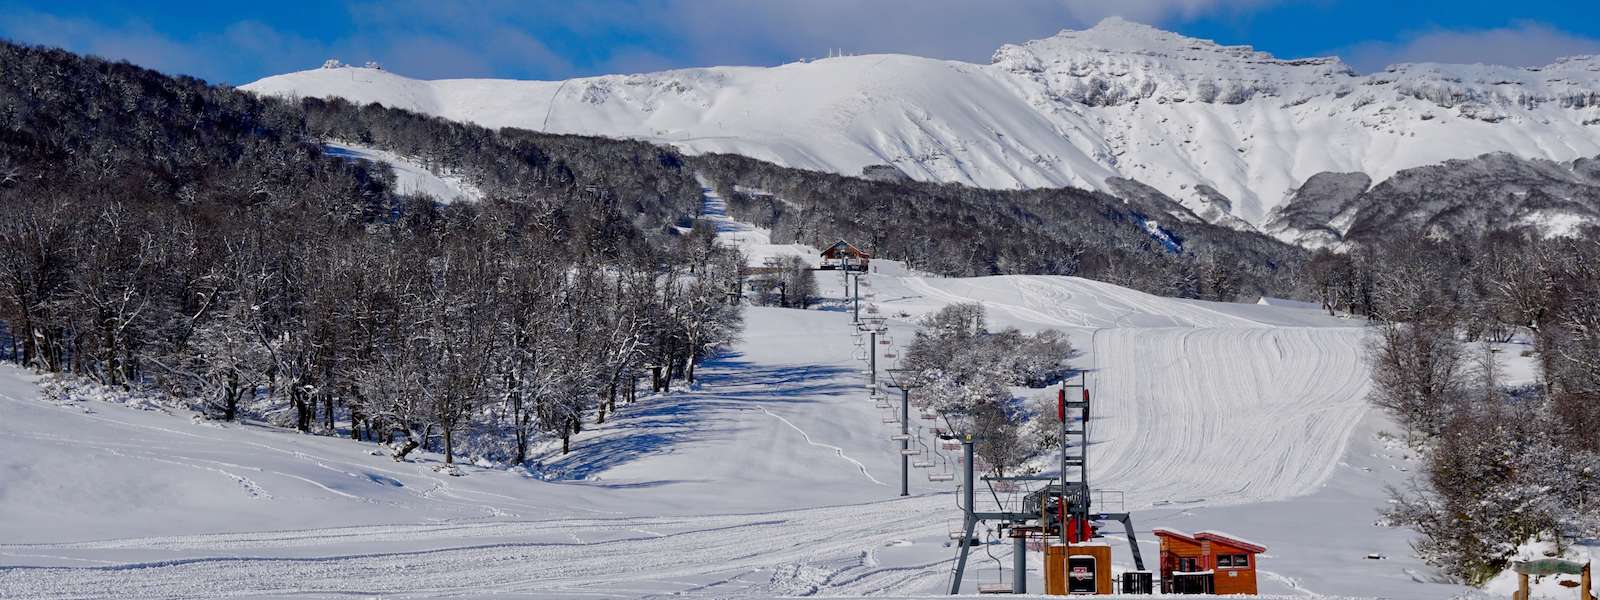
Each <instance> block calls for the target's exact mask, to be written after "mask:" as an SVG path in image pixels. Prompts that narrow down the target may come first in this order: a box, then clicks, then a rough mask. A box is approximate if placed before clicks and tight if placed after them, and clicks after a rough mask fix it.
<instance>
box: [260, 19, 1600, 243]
mask: <svg viewBox="0 0 1600 600" xmlns="http://www.w3.org/2000/svg"><path fill="white" fill-rule="evenodd" d="M245 89H248V90H253V91H256V92H260V93H265V94H276V95H285V96H318V97H321V96H340V97H344V98H348V99H350V100H353V101H358V102H380V103H383V104H385V105H388V106H394V107H398V108H405V109H410V110H415V111H419V112H424V113H429V114H435V115H439V116H443V117H447V118H451V119H457V120H463V121H471V122H476V123H479V124H482V125H486V126H490V127H504V126H515V127H521V128H527V129H533V130H541V131H551V132H560V133H583V134H594V135H603V136H613V137H633V138H641V139H647V140H653V141H658V142H666V143H672V144H675V145H677V146H679V147H681V148H684V149H685V150H687V151H690V152H731V153H738V154H744V155H748V156H752V157H755V158H760V159H764V160H770V161H773V162H776V163H779V164H783V165H787V166H793V167H802V168H811V169H822V170H830V171H835V172H840V173H846V174H859V173H861V172H862V169H863V168H865V167H869V166H872V165H882V164H889V165H894V166H895V167H898V168H899V169H900V170H901V171H903V172H904V173H906V174H907V175H909V176H911V177H914V178H917V179H923V180H933V181H947V182H959V183H966V184H972V185H977V186H983V187H991V188H1014V187H1043V186H1065V185H1071V186H1080V187H1093V188H1099V189H1104V190H1108V191H1109V190H1110V189H1111V188H1110V186H1109V185H1108V184H1107V181H1106V180H1107V179H1108V178H1111V177H1127V178H1132V179H1136V180H1138V181H1140V182H1144V183H1147V184H1149V185H1152V186H1154V187H1156V188H1157V189H1159V190H1161V191H1162V192H1164V193H1166V194H1167V195H1169V196H1171V197H1173V198H1174V199H1177V200H1179V201H1180V202H1183V203H1184V204H1185V205H1186V206H1188V207H1189V208H1191V209H1192V210H1194V211H1195V212H1197V213H1200V214H1213V215H1215V214H1218V212H1219V211H1218V208H1221V209H1222V210H1221V212H1223V213H1227V212H1231V213H1232V214H1233V215H1235V216H1237V217H1240V218H1242V219H1244V220H1246V221H1248V222H1250V223H1252V224H1256V225H1260V224H1261V223H1263V221H1264V219H1265V218H1266V215H1267V213H1268V211H1270V210H1271V209H1272V208H1274V207H1275V206H1277V205H1278V204H1280V203H1281V202H1283V200H1284V199H1285V198H1286V196H1287V195H1288V194H1289V193H1290V192H1291V191H1292V190H1294V189H1296V188H1297V187H1299V186H1300V185H1301V184H1302V183H1303V182H1304V181H1305V180H1306V179H1307V178H1309V177H1311V176H1312V175H1314V174H1316V173H1321V172H1325V171H1331V172H1360V173H1365V174H1367V175H1368V176H1369V177H1370V178H1372V179H1373V180H1374V181H1382V180H1384V179H1387V178H1388V177H1389V176H1390V175H1392V174H1393V173H1395V172H1396V171H1399V170H1401V169H1405V168H1408V167H1415V166H1419V165H1426V164H1433V163H1438V162H1442V161H1444V160H1448V159H1456V158H1469V157H1473V156H1477V155H1480V154H1484V153H1488V152H1496V151H1504V152H1510V153H1512V154H1514V155H1517V156H1521V157H1525V158H1547V159H1552V160H1559V161H1566V160H1571V159H1574V158H1577V157H1580V156H1594V155H1597V154H1600V57H1577V58H1571V59H1565V60H1562V61H1559V62H1557V63H1555V64H1552V65H1549V66H1546V67H1542V68H1529V69H1524V68H1513V67H1500V66H1486V65H1439V64H1404V65H1396V66H1393V67H1390V68H1389V69H1388V70H1386V71H1384V72H1381V73H1377V74H1373V75H1366V76H1363V75H1358V74H1356V73H1354V72H1353V71H1351V70H1350V69H1349V68H1348V67H1346V66H1345V65H1344V64H1343V63H1341V62H1340V61H1339V60H1338V59H1332V58H1327V59H1322V58H1319V59H1302V60H1280V59H1276V58H1273V57H1271V56H1268V55H1266V54H1263V53H1260V52H1256V51H1254V50H1252V49H1250V48H1248V47H1238V46H1222V45H1219V44H1216V43H1214V42H1210V41H1206V40H1198V39H1193V38H1187V37H1183V36H1180V35H1177V34H1173V33H1169V32H1164V31H1160V30H1157V29H1153V28H1150V27H1146V26H1143V25H1138V24H1134V23H1130V22H1127V21H1123V20H1120V19H1109V20H1107V21H1104V22H1102V23H1100V24H1099V25H1097V26H1095V27H1094V28H1091V29H1088V30H1084V31H1063V32H1061V33H1059V34H1057V35H1055V36H1053V37H1050V38H1047V39H1043V40H1036V41H1032V42H1028V43H1025V44H1019V45H1008V46H1005V47H1003V48H1001V49H999V51H998V52H996V53H995V56H994V61H993V63H992V64H988V65H976V64H968V63H961V62H951V61H941V60H930V59H925V58H918V57H913V56H902V55H869V56H852V57H842V58H829V59H825V60H816V61H812V62H805V63H792V64H786V65H781V66H778V67H772V68H742V67H741V68H735V67H713V68H703V69H685V70H678V71H667V72H661V73H651V74H642V75H610V76H603V77H590V78H582V79H573V80H569V81H548V82H543V81H507V80H439V81H418V80H413V79H408V78H405V77H402V76H399V75H396V74H393V73H388V72H385V71H381V70H375V69H363V68H336V69H319V70H311V71H302V72H298V73H289V74H285V75H279V76H274V77H268V78H266V79H262V80H260V81H257V82H254V83H251V84H249V85H247V86H245ZM1200 186H1205V188H1201V187H1200ZM1223 200H1225V202H1223ZM1224 204H1226V205H1227V206H1223V205H1224Z"/></svg>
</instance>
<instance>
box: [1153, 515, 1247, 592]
mask: <svg viewBox="0 0 1600 600" xmlns="http://www.w3.org/2000/svg"><path fill="white" fill-rule="evenodd" d="M1155 534H1156V537H1157V538H1158V539H1160V540H1161V591H1162V592H1163V593H1168V594H1180V593H1213V594H1218V595H1228V594H1248V595H1255V594H1256V557H1257V555H1259V554H1261V553H1263V552H1266V551H1267V548H1266V547H1265V546H1262V545H1260V544H1256V543H1253V542H1250V541H1247V540H1245V539H1243V538H1240V537H1238V536H1234V535H1229V534H1225V533H1222V532H1218V531H1201V532H1199V533H1196V534H1194V535H1189V534H1186V533H1183V532H1181V531H1177V530H1173V529H1166V528H1161V527H1158V528H1156V530H1155Z"/></svg>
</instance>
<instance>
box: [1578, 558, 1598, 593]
mask: <svg viewBox="0 0 1600 600" xmlns="http://www.w3.org/2000/svg"><path fill="white" fill-rule="evenodd" d="M1579 577H1580V578H1581V579H1583V581H1582V584H1581V585H1579V586H1578V589H1581V590H1583V592H1581V593H1582V594H1583V595H1582V596H1580V597H1579V598H1578V600H1593V598H1594V596H1592V595H1590V594H1589V583H1590V579H1589V564H1588V563H1585V564H1584V565H1583V575H1580V576H1579Z"/></svg>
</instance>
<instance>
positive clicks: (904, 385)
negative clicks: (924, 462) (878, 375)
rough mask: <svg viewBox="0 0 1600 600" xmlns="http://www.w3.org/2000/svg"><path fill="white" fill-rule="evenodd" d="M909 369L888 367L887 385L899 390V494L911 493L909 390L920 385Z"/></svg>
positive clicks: (908, 494)
mask: <svg viewBox="0 0 1600 600" xmlns="http://www.w3.org/2000/svg"><path fill="white" fill-rule="evenodd" d="M911 373H912V371H911V369H889V387H892V388H895V389H898V390H900V435H899V436H897V437H899V438H900V495H901V496H910V495H911V469H910V465H908V464H907V463H908V462H909V461H910V460H911V456H912V454H913V451H912V450H911V390H914V389H916V388H918V387H920V386H919V385H918V384H917V383H916V381H915V379H913V378H912V376H911Z"/></svg>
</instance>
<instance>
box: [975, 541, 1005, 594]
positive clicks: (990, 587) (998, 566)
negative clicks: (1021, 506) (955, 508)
mask: <svg viewBox="0 0 1600 600" xmlns="http://www.w3.org/2000/svg"><path fill="white" fill-rule="evenodd" d="M990 537H993V538H995V539H994V541H991V540H990V539H989V538H990ZM999 537H1000V536H999V535H998V534H995V533H994V530H989V531H988V532H986V534H985V535H984V541H983V552H984V553H985V554H988V555H989V559H990V560H993V561H994V576H995V580H996V581H997V583H984V582H983V581H982V575H979V581H978V593H979V594H1009V593H1011V584H1010V583H1007V582H1006V569H1005V563H1003V562H1000V557H998V556H995V555H994V542H995V541H999Z"/></svg>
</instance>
